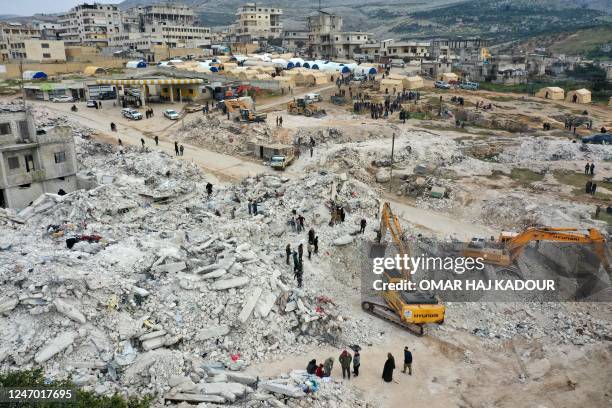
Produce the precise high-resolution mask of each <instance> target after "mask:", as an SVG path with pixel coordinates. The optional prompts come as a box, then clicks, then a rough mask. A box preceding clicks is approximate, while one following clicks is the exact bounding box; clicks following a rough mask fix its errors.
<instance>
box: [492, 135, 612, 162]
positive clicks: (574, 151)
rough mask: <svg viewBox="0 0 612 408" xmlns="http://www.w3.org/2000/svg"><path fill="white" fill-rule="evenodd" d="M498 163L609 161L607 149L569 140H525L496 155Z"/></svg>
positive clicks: (611, 158)
mask: <svg viewBox="0 0 612 408" xmlns="http://www.w3.org/2000/svg"><path fill="white" fill-rule="evenodd" d="M498 160H499V162H500V163H521V162H530V163H532V162H537V161H553V160H579V161H589V160H596V161H610V160H612V151H610V148H609V147H606V146H604V145H596V144H582V143H579V142H578V143H573V142H572V141H570V140H559V139H548V138H537V139H536V138H525V140H523V141H522V142H521V143H520V145H515V146H513V147H508V148H507V149H505V150H504V151H503V152H502V153H500V154H499V155H498Z"/></svg>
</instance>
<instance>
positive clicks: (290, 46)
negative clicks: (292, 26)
mask: <svg viewBox="0 0 612 408" xmlns="http://www.w3.org/2000/svg"><path fill="white" fill-rule="evenodd" d="M282 38H283V42H282V46H283V48H286V49H287V50H288V51H296V50H299V49H301V48H304V47H305V46H306V45H307V44H308V30H285V31H283V37H282Z"/></svg>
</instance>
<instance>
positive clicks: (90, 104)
mask: <svg viewBox="0 0 612 408" xmlns="http://www.w3.org/2000/svg"><path fill="white" fill-rule="evenodd" d="M86 106H87V107H88V108H95V107H96V106H98V101H94V100H93V99H89V100H88V101H87V104H86Z"/></svg>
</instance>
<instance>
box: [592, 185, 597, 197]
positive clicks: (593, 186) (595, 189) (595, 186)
mask: <svg viewBox="0 0 612 408" xmlns="http://www.w3.org/2000/svg"><path fill="white" fill-rule="evenodd" d="M596 191H597V183H593V185H592V186H591V195H592V196H594V195H595V192H596Z"/></svg>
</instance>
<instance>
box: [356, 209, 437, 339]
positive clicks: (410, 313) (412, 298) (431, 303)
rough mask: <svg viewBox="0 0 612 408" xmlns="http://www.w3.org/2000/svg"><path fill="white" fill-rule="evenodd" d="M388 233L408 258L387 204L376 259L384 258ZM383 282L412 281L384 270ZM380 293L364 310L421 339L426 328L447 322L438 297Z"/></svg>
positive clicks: (402, 271)
mask: <svg viewBox="0 0 612 408" xmlns="http://www.w3.org/2000/svg"><path fill="white" fill-rule="evenodd" d="M387 232H390V234H391V237H392V240H393V242H394V243H395V245H396V246H397V249H398V251H399V255H400V256H401V257H404V255H408V256H409V250H408V247H407V246H406V245H405V244H404V241H403V239H402V237H403V232H402V228H401V225H400V223H399V220H398V218H397V216H395V214H393V212H392V210H391V205H390V204H389V203H388V202H385V203H384V204H383V206H382V210H381V214H380V230H379V234H378V239H377V243H374V244H373V246H372V251H373V252H376V253H377V255H376V256H379V255H380V256H384V253H385V249H386V242H385V237H386V235H387ZM382 278H383V282H384V283H401V282H402V281H409V280H410V271H408V270H405V269H400V270H398V269H393V270H385V272H384V273H383V276H382ZM378 293H380V295H381V296H380V297H369V298H365V299H363V300H362V302H361V307H362V308H363V310H364V311H366V312H368V313H370V314H372V315H374V316H377V317H380V318H382V319H385V320H387V321H390V322H392V323H394V324H396V325H398V326H401V327H403V328H405V329H407V330H408V331H410V332H411V333H413V334H416V335H418V336H422V335H423V333H424V325H425V324H430V323H437V324H442V323H443V322H444V315H445V311H446V308H445V307H444V305H442V304H441V303H440V302H439V301H438V299H437V298H436V297H435V296H432V295H430V294H428V293H424V292H419V291H403V290H383V291H379V292H378ZM381 297H382V299H381Z"/></svg>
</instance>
